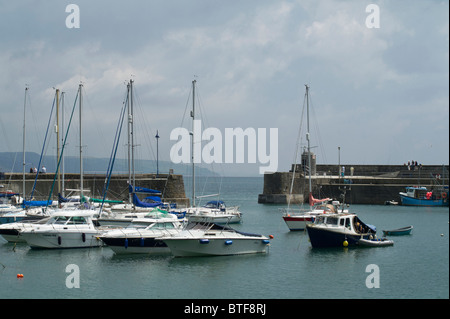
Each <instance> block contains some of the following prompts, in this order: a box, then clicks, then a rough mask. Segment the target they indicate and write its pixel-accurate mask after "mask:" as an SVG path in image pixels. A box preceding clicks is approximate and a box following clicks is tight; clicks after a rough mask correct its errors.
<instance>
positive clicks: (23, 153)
mask: <svg viewBox="0 0 450 319" xmlns="http://www.w3.org/2000/svg"><path fill="white" fill-rule="evenodd" d="M27 92H28V87H27V86H26V87H25V98H24V102H23V132H22V134H23V136H22V175H23V176H22V194H23V195H22V197H23V199H24V200H25V165H26V162H25V114H26V105H27Z"/></svg>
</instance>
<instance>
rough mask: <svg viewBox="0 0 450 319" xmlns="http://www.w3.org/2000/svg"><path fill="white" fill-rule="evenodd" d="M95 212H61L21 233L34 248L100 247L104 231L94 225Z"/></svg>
mask: <svg viewBox="0 0 450 319" xmlns="http://www.w3.org/2000/svg"><path fill="white" fill-rule="evenodd" d="M96 214H97V212H96V211H93V210H60V211H57V212H55V213H53V215H52V217H51V218H50V219H49V220H48V221H47V222H46V223H45V224H42V225H41V224H39V225H35V226H34V227H32V228H31V229H26V230H23V231H22V232H21V233H20V236H22V238H23V239H25V240H26V242H27V243H28V245H29V246H30V247H32V248H82V247H99V246H102V245H103V242H102V241H101V240H100V239H99V238H98V237H99V236H100V235H101V234H102V233H103V232H104V231H103V230H100V229H98V228H97V227H96V225H95V224H94V217H95V215H96Z"/></svg>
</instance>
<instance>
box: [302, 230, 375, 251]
mask: <svg viewBox="0 0 450 319" xmlns="http://www.w3.org/2000/svg"><path fill="white" fill-rule="evenodd" d="M306 229H307V231H308V236H309V239H310V241H311V246H312V247H313V248H322V247H345V245H344V242H347V246H356V245H358V242H359V240H360V239H369V238H370V236H371V234H353V233H345V232H341V231H339V230H333V229H329V228H326V229H324V228H320V227H316V226H315V225H314V224H310V225H307V228H306Z"/></svg>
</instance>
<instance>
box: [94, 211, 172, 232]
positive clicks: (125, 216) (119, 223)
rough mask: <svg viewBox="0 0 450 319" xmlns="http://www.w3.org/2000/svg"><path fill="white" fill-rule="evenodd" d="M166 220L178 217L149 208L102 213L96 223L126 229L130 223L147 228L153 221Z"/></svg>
mask: <svg viewBox="0 0 450 319" xmlns="http://www.w3.org/2000/svg"><path fill="white" fill-rule="evenodd" d="M158 218H166V219H171V220H176V219H178V217H177V216H176V215H175V214H171V213H169V212H167V211H165V210H162V209H159V208H151V209H146V210H144V211H142V210H136V211H129V212H122V213H119V212H115V213H105V211H103V212H102V216H100V217H98V218H97V222H98V224H99V225H100V226H108V227H122V228H123V227H128V226H130V224H131V223H133V224H134V225H137V223H139V224H140V226H144V227H147V226H148V225H150V224H152V223H153V222H154V221H153V220H154V219H158Z"/></svg>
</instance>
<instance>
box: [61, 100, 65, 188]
mask: <svg viewBox="0 0 450 319" xmlns="http://www.w3.org/2000/svg"><path fill="white" fill-rule="evenodd" d="M64 95H65V92H61V133H62V134H61V142H62V144H63V146H64ZM63 153H64V152H61V155H60V156H61V157H62V158H61V172H62V182H61V194H62V197H65V193H64V156H63Z"/></svg>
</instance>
